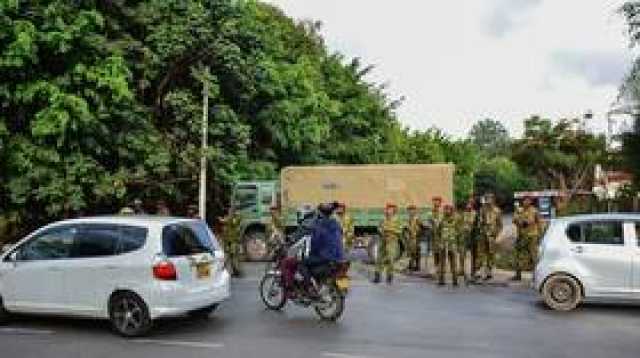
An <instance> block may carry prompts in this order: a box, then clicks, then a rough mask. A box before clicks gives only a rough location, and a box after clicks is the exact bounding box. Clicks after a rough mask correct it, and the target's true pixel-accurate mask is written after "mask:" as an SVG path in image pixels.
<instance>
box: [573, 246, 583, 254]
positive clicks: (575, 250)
mask: <svg viewBox="0 0 640 358" xmlns="http://www.w3.org/2000/svg"><path fill="white" fill-rule="evenodd" d="M571 252H573V253H575V254H581V253H583V252H584V247H582V246H576V247H574V248H572V249H571Z"/></svg>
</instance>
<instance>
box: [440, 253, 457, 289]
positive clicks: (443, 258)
mask: <svg viewBox="0 0 640 358" xmlns="http://www.w3.org/2000/svg"><path fill="white" fill-rule="evenodd" d="M457 256H458V255H457V254H456V251H455V250H449V249H447V248H441V249H439V250H438V266H437V267H438V275H437V276H438V282H439V283H444V281H445V280H444V277H445V273H446V271H447V263H448V264H449V270H450V272H451V277H452V279H453V282H454V283H456V282H457V281H458V279H457V276H458V272H457V270H456V261H457Z"/></svg>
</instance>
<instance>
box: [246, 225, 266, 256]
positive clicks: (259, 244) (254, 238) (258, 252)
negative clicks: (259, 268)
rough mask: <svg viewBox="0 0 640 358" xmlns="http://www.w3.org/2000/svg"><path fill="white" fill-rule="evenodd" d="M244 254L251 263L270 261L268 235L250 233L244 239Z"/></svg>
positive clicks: (259, 232) (262, 232)
mask: <svg viewBox="0 0 640 358" xmlns="http://www.w3.org/2000/svg"><path fill="white" fill-rule="evenodd" d="M244 252H245V255H246V257H247V260H249V261H266V260H268V259H269V248H268V245H267V234H266V233H265V232H264V231H260V230H255V231H250V232H249V233H247V234H246V235H245V237H244Z"/></svg>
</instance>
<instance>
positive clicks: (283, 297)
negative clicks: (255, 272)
mask: <svg viewBox="0 0 640 358" xmlns="http://www.w3.org/2000/svg"><path fill="white" fill-rule="evenodd" d="M304 246H305V240H304V239H303V240H301V241H300V242H298V243H297V244H296V245H292V246H291V247H287V243H284V242H283V243H281V244H279V247H278V248H276V250H275V251H274V255H273V263H271V264H270V265H268V269H267V270H266V272H265V274H264V276H263V277H262V280H261V281H260V297H261V298H262V302H264V304H265V306H266V307H267V308H268V309H270V310H275V311H277V310H281V309H282V308H284V306H285V305H286V304H287V302H288V301H291V302H293V303H294V304H296V305H299V306H302V307H313V308H314V310H315V311H316V313H317V314H318V316H320V318H321V319H323V320H327V321H336V320H338V319H339V318H340V317H341V316H342V314H343V312H344V308H345V300H346V296H347V293H348V291H349V286H350V279H349V276H348V272H349V266H350V264H349V262H348V261H347V262H335V263H331V264H330V265H328V266H327V267H322V268H319V269H318V270H317V271H316V272H312V285H313V288H312V287H308V285H305V282H304V278H303V276H302V274H301V273H300V272H299V271H298V270H297V269H296V270H295V274H294V277H293V279H290V280H287V279H286V278H285V272H287V268H286V266H287V265H288V264H290V263H291V260H290V259H289V260H288V258H290V257H292V256H294V257H296V256H297V257H298V259H296V262H298V261H299V258H300V256H301V252H303V251H304ZM292 252H294V254H293V255H292ZM287 281H290V282H289V283H287ZM312 290H313V291H315V292H312Z"/></svg>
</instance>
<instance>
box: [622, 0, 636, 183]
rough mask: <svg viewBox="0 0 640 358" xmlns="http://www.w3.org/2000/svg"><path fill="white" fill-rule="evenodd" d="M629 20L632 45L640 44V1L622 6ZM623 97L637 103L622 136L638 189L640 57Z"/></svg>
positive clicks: (624, 158) (628, 80) (629, 166)
mask: <svg viewBox="0 0 640 358" xmlns="http://www.w3.org/2000/svg"><path fill="white" fill-rule="evenodd" d="M622 13H623V15H624V16H625V18H626V20H627V24H628V27H629V37H630V43H631V45H632V46H638V44H640V1H628V2H627V3H626V4H625V5H624V6H623V7H622ZM621 93H622V97H624V98H629V100H630V101H631V102H632V103H634V104H635V106H634V107H635V108H634V109H635V113H634V114H635V116H636V117H635V119H634V121H635V123H634V127H633V130H632V131H631V132H628V133H625V134H624V135H623V138H622V144H623V145H622V149H623V150H622V155H623V165H624V166H625V168H626V169H628V170H630V171H631V172H632V173H633V175H634V179H635V187H636V189H640V111H639V110H640V108H638V106H640V58H637V59H636V60H635V63H634V64H633V66H632V68H631V71H630V73H629V74H628V76H627V78H626V81H625V83H624V84H623V85H622V88H621Z"/></svg>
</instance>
